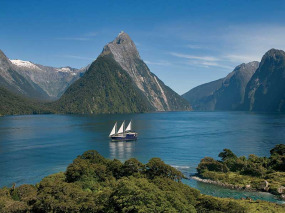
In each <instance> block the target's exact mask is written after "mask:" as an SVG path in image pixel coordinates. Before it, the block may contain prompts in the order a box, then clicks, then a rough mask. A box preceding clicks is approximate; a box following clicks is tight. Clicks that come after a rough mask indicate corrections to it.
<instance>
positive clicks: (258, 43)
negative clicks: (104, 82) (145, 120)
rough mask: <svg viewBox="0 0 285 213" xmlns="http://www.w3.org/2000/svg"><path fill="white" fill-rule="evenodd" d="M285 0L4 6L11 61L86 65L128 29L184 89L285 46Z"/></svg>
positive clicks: (1, 24) (0, 31)
mask: <svg viewBox="0 0 285 213" xmlns="http://www.w3.org/2000/svg"><path fill="white" fill-rule="evenodd" d="M284 11H285V1H277V0H271V1H262V0H258V1H257V0H256V1H255V0H252V1H249V0H247V1H246V0H244V1H231V0H227V1H226V0H225V1H213V0H212V1H195V0H192V1H190V0H188V1H182V0H180V1H174V0H172V1H168V0H164V1H146V0H144V1H136V0H131V1H124V0H120V1H107V0H105V1H87V0H85V1H73V0H69V1H63V0H58V1H51V0H49V1H48V0H45V1H29V0H25V1H20V0H19V1H12V0H9V1H8V0H1V3H0V35H1V36H0V49H1V50H2V51H4V53H5V54H6V55H7V56H8V57H9V58H11V59H22V60H28V61H32V62H34V63H39V64H43V65H49V66H57V67H61V66H67V65H68V66H71V67H76V68H80V67H83V66H86V65H87V64H89V63H91V62H92V61H94V60H95V59H96V57H97V56H98V55H99V54H100V52H101V51H102V49H103V46H104V45H105V44H106V43H108V42H110V41H112V40H113V39H114V38H115V37H116V36H117V34H118V33H119V32H120V31H121V30H123V31H125V32H127V33H128V34H129V35H130V36H131V38H132V39H133V40H134V42H135V43H136V45H137V48H138V50H139V52H140V55H141V57H142V59H143V60H144V61H145V62H146V63H147V64H148V66H149V68H150V70H151V71H152V72H153V73H155V74H156V75H157V76H158V77H159V78H160V79H161V80H163V81H164V82H165V83H166V84H167V85H168V86H170V87H171V88H172V89H174V90H175V91H176V92H178V93H179V94H183V93H184V92H186V91H188V90H189V89H191V88H193V87H195V86H197V85H200V84H202V83H206V82H209V81H212V80H216V79H218V78H221V77H224V76H226V75H227V74H228V73H229V72H231V71H232V70H233V69H234V67H235V66H237V65H239V64H240V63H243V62H250V61H253V60H260V59H261V57H262V55H263V54H264V53H265V52H266V51H267V50H269V49H270V48H277V49H283V50H285V12H284Z"/></svg>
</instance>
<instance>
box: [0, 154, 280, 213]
mask: <svg viewBox="0 0 285 213" xmlns="http://www.w3.org/2000/svg"><path fill="white" fill-rule="evenodd" d="M182 178H184V175H183V174H182V173H181V172H180V171H178V170H176V169H175V168H173V167H171V166H169V165H167V164H165V163H164V162H163V161H162V160H161V159H159V158H152V159H151V160H150V161H149V162H148V163H147V164H142V163H141V162H139V161H138V160H136V159H134V158H131V159H129V160H127V161H125V162H124V163H121V162H120V161H119V160H116V159H114V160H109V159H105V158H104V157H102V156H101V155H100V154H99V153H98V152H96V151H94V150H90V151H87V152H85V153H83V154H82V155H80V156H78V157H77V158H76V159H75V160H74V161H73V163H72V164H70V165H69V166H68V167H67V170H66V172H65V173H58V174H54V175H50V176H48V177H46V178H44V179H43V180H42V181H41V182H40V183H38V184H36V186H33V185H22V186H19V187H17V188H16V187H12V188H7V187H4V188H2V189H0V212H4V213H8V212H9V213H12V212H17V213H18V212H185V213H189V212H200V213H202V212H260V211H262V212H284V210H285V208H284V206H281V205H278V204H275V203H269V202H265V201H250V200H234V199H229V198H228V199H224V198H215V197H212V196H207V195H202V194H200V192H199V191H198V190H196V189H193V188H191V187H189V186H187V185H185V184H183V183H182V182H181V181H180V180H181V179H182Z"/></svg>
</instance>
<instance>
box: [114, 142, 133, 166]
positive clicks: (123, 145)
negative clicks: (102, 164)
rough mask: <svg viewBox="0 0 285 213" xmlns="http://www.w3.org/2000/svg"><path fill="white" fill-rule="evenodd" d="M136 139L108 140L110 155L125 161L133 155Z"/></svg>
mask: <svg viewBox="0 0 285 213" xmlns="http://www.w3.org/2000/svg"><path fill="white" fill-rule="evenodd" d="M135 144H136V141H110V143H109V148H110V157H111V159H114V158H116V159H118V160H120V161H125V160H127V159H129V158H131V157H132V156H133V152H134V150H135Z"/></svg>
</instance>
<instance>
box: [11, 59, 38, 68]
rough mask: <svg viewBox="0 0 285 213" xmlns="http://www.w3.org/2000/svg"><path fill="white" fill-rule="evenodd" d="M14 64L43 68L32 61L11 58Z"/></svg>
mask: <svg viewBox="0 0 285 213" xmlns="http://www.w3.org/2000/svg"><path fill="white" fill-rule="evenodd" d="M10 61H11V62H12V64H14V65H16V66H18V67H24V68H29V69H37V70H41V68H39V67H38V66H37V65H35V64H33V63H31V62H30V61H22V60H18V59H16V60H10Z"/></svg>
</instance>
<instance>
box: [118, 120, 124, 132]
mask: <svg viewBox="0 0 285 213" xmlns="http://www.w3.org/2000/svg"><path fill="white" fill-rule="evenodd" d="M124 128H125V121H124V122H123V123H122V125H121V127H120V129H119V131H118V132H117V133H118V134H119V133H123V132H124Z"/></svg>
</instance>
